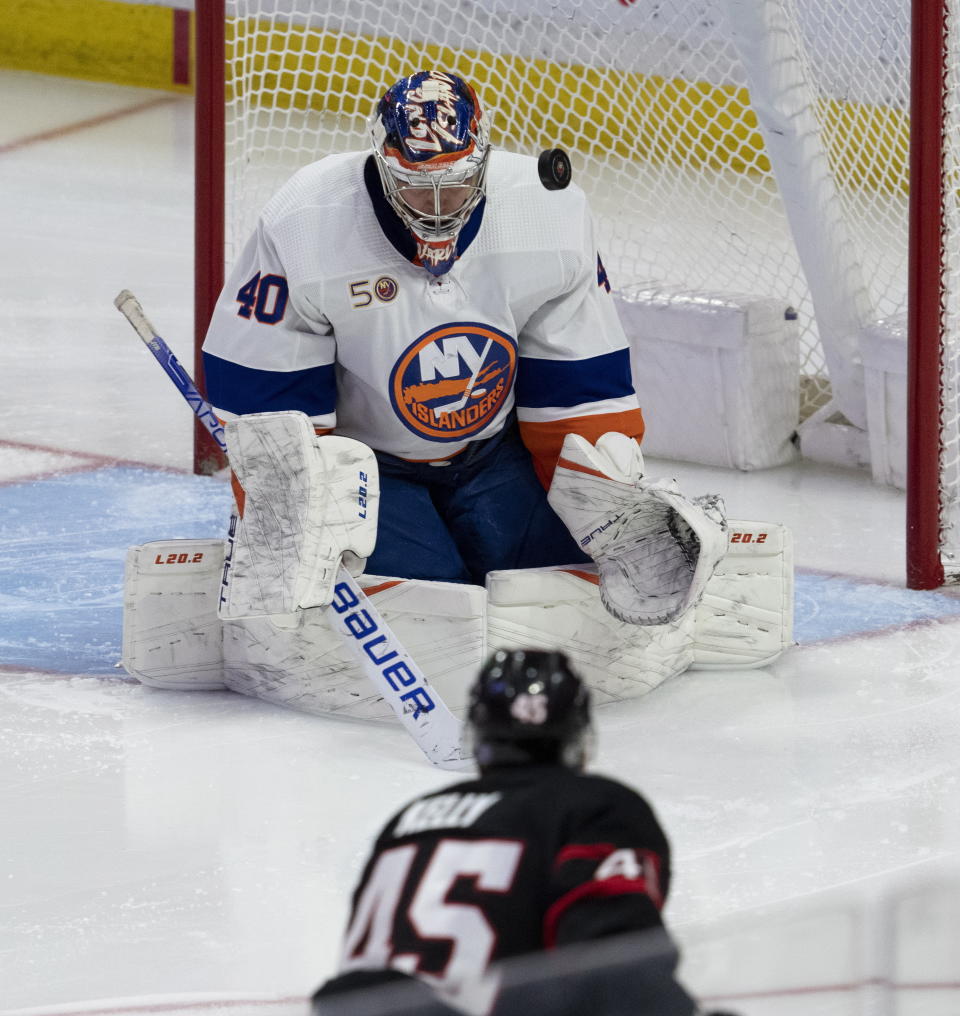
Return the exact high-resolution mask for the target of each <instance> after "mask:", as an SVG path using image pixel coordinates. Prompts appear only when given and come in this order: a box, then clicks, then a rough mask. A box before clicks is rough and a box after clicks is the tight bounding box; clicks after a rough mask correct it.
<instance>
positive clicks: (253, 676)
mask: <svg viewBox="0 0 960 1016" xmlns="http://www.w3.org/2000/svg"><path fill="white" fill-rule="evenodd" d="M358 583H359V585H360V588H361V589H363V591H364V593H365V595H366V597H367V598H368V600H369V601H370V602H371V604H372V605H373V606H374V607H376V608H377V611H378V612H379V614H380V615H381V617H382V618H383V621H384V622H385V623H386V624H387V625H388V626H389V627H390V629H391V630H392V631H393V633H394V634H395V635H396V637H397V640H398V641H399V642H400V644H401V645H402V646H403V647H404V648H405V649H406V650H407V652H408V653H409V654H410V656H411V657H412V659H414V660H416V662H417V664H418V666H419V667H420V670H421V671H422V672H423V675H424V677H425V678H426V680H427V682H428V684H429V685H430V686H431V687H432V688H433V689H435V690H436V693H437V695H438V696H439V697H440V698H441V699H442V700H443V702H444V703H445V704H446V705H447V707H448V708H449V709H450V710H451V712H453V713H454V714H455V715H459V716H462V715H464V713H465V711H466V703H467V691H468V689H469V687H470V685H471V683H472V682H473V679H474V678H475V677H476V674H477V671H478V670H479V668H480V665H481V663H482V662H483V659H484V657H485V650H486V642H485V638H486V609H485V607H486V595H485V593H484V590H483V588H482V587H480V586H470V585H466V584H460V583H450V582H427V581H423V580H415V579H397V578H385V577H380V576H375V575H363V576H361V577H360V579H359V580H358ZM328 616H329V609H321V608H310V609H307V610H301V611H299V612H298V613H297V614H296V615H294V616H292V617H291V616H279V617H259V618H246V619H243V620H236V621H224V623H223V658H224V678H223V679H224V683H225V684H226V685H227V687H229V688H231V689H232V690H233V691H237V692H241V693H242V694H244V695H253V696H256V697H257V698H261V699H265V700H266V701H268V702H273V703H276V704H277V705H283V706H288V707H290V708H292V709H299V710H301V711H303V712H307V713H317V714H323V715H327V714H338V715H341V716H350V717H354V718H358V719H367V720H380V719H382V720H389V721H390V722H391V723H393V722H395V717H394V714H393V711H392V710H391V708H390V706H389V704H388V703H386V702H385V701H384V699H383V697H382V696H381V695H380V694H378V693H377V689H376V687H375V686H374V685H373V684H372V683H371V681H370V679H369V678H368V677H367V675H366V673H365V671H364V669H363V667H362V666H361V664H360V663H359V662H358V659H357V654H358V653H363V654H366V656H367V658H368V659H369V660H371V661H372V662H373V663H374V664H375V665H377V666H378V667H381V665H382V667H381V669H382V671H383V672H384V677H385V678H386V679H388V678H389V673H388V671H389V667H390V662H391V661H390V659H388V658H387V655H386V654H388V652H389V650H388V648H387V647H386V642H385V640H384V638H383V635H382V633H381V632H380V631H379V630H378V628H377V626H376V623H375V621H373V619H372V618H371V617H370V615H369V613H368V612H366V611H365V610H364V609H363V604H362V603H361V604H359V605H358V606H357V608H356V610H355V611H354V612H353V613H352V614H351V615H349V616H348V617H347V618H346V619H345V620H346V623H347V627H348V628H349V630H350V632H351V634H352V635H353V637H354V644H351V643H350V642H348V640H345V639H344V638H343V637H342V636H341V635H339V634H338V633H337V632H336V631H335V630H334V628H333V627H332V626H331V624H330V621H329V619H328ZM393 655H394V656H395V655H396V654H395V653H394V654H393Z"/></svg>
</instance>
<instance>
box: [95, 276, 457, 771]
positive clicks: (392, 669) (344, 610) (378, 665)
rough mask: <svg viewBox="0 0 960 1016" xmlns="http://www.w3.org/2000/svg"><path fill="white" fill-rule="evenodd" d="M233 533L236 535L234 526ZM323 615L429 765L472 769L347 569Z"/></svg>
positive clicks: (143, 333) (150, 333) (207, 420)
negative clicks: (351, 650)
mask: <svg viewBox="0 0 960 1016" xmlns="http://www.w3.org/2000/svg"><path fill="white" fill-rule="evenodd" d="M113 303H114V306H115V307H116V308H117V310H119V311H120V313H121V314H123V316H124V317H125V318H126V319H127V320H128V321H129V322H130V324H131V325H132V326H133V329H134V331H135V332H136V333H137V335H139V336H140V338H141V339H142V340H143V342H144V344H145V345H146V347H147V349H149V350H150V352H151V353H152V354H153V356H154V358H155V359H156V360H157V362H158V363H159V364H160V366H161V367H163V369H164V371H165V372H166V374H167V376H168V377H169V378H170V380H171V381H173V383H174V384H175V385H176V387H177V390H178V391H179V392H180V394H181V395H182V396H183V398H184V400H185V401H186V403H187V405H189V406H190V408H191V409H192V410H193V413H194V415H195V416H196V418H197V419H198V420H199V421H200V422H201V423H202V424H203V426H204V427H205V428H206V429H207V431H208V432H209V433H210V436H211V437H212V438H213V439H214V441H216V443H217V444H218V445H219V447H220V448H221V449H222V450H223V452H224V453H226V451H227V443H226V440H225V438H224V433H223V426H222V425H221V423H220V420H219V419H218V418H217V415H216V413H214V411H213V407H212V406H211V405H210V403H209V402H207V400H206V399H205V398H204V397H203V396H202V395H201V394H200V392H199V391H198V389H197V386H196V385H195V384H194V383H193V381H192V380H191V378H190V375H189V374H187V372H186V371H185V370H184V369H183V366H182V365H181V364H180V361H179V360H178V359H177V358H176V356H174V354H173V351H172V350H171V349H170V347H169V346H168V345H167V343H166V342H165V341H164V340H163V339H162V338H161V337H160V336H159V335H158V334H157V331H156V329H155V328H154V327H153V325H152V324H150V322H149V321H148V320H147V317H146V314H145V313H144V311H143V307H142V306H141V305H140V301H139V300H138V299H137V298H136V297H135V296H134V295H133V293H131V292H130V291H129V290H127V289H124V290H123V291H122V292H120V293H119V294H118V295H117V297H116V299H115V300H114V301H113ZM230 528H231V532H232V531H233V529H234V525H233V523H232V524H231V527H230ZM321 609H323V610H325V611H326V612H327V618H328V619H329V621H330V624H331V626H332V627H333V628H334V630H335V631H336V632H337V633H338V634H339V635H340V636H341V638H343V639H344V641H345V642H347V643H348V644H349V645H350V646H351V647H352V649H353V652H354V653H355V655H356V656H357V658H358V660H359V661H360V665H361V667H362V668H363V672H364V674H366V676H367V678H368V680H370V681H371V682H372V684H373V686H374V688H375V689H376V690H377V692H378V694H380V695H382V696H383V698H384V700H385V701H386V702H387V703H388V704H389V706H390V708H391V709H392V710H393V711H394V713H395V714H396V716H397V718H398V719H399V720H400V722H401V723H402V724H403V726H404V728H405V729H406V731H407V733H408V734H410V736H411V737H412V738H413V739H414V741H416V742H417V744H418V745H419V746H420V750H421V751H422V752H423V754H424V755H425V756H426V758H427V760H428V761H429V762H430V763H432V764H433V765H435V766H437V767H438V768H440V769H464V768H467V767H468V766H469V764H470V763H471V761H472V760H471V759H470V758H469V757H468V756H466V755H465V754H464V752H463V749H462V748H461V733H462V724H461V722H460V721H459V720H458V719H457V717H455V716H454V715H453V713H451V712H450V710H449V708H448V707H447V705H446V703H444V701H443V700H442V699H441V698H440V697H439V695H438V694H437V692H436V690H435V689H434V688H433V687H432V686H431V685H430V683H429V682H428V681H427V679H426V677H425V676H424V674H423V672H422V671H421V670H420V668H419V667H418V666H417V664H416V662H415V661H414V660H413V659H412V658H411V656H410V654H409V653H407V651H406V650H405V649H404V648H403V646H402V645H401V644H400V641H399V640H398V639H397V637H396V635H394V633H393V632H392V631H391V629H390V627H389V625H387V623H386V622H385V621H384V619H383V618H382V617H381V616H380V612H379V611H378V610H377V608H376V607H375V606H374V605H373V604H372V603H371V602H370V600H369V599H368V598H367V597H366V595H365V594H364V592H363V590H362V589H361V588H360V586H359V585H358V584H357V582H356V580H355V579H354V578H353V576H352V575H351V574H350V573H349V572H348V571H347V570H346V568H344V567H343V566H342V565H341V566H340V568H339V570H338V572H337V581H336V585H335V587H334V599H333V602H332V603H331V604H330V605H329V606H328V607H324V608H321Z"/></svg>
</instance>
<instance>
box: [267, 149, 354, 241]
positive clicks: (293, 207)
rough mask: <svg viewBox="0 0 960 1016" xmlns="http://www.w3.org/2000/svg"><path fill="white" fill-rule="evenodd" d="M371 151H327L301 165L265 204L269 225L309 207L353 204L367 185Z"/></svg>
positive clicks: (332, 206)
mask: <svg viewBox="0 0 960 1016" xmlns="http://www.w3.org/2000/svg"><path fill="white" fill-rule="evenodd" d="M368 154H369V153H367V152H341V153H338V154H336V155H327V156H325V157H324V158H322V159H318V160H317V161H316V162H311V163H308V164H307V165H306V166H303V167H302V168H300V169H298V170H297V171H296V172H295V173H294V174H293V176H291V177H290V178H289V179H288V180H287V182H286V183H284V184H283V185H282V186H281V187H280V189H279V190H278V191H277V192H276V193H275V194H274V195H273V197H272V198H270V200H269V201H268V202H267V203H266V205H264V208H263V212H262V213H261V218H262V219H263V221H264V223H266V224H267V225H268V226H269V225H273V224H275V223H277V222H279V221H281V220H282V219H284V218H285V217H286V216H288V215H291V214H295V213H298V212H301V211H303V210H304V209H308V208H327V209H329V208H340V207H342V206H343V205H344V204H347V205H349V204H352V198H353V197H354V195H355V194H359V193H360V192H361V191H362V189H363V164H364V162H365V161H366V158H367V155H368Z"/></svg>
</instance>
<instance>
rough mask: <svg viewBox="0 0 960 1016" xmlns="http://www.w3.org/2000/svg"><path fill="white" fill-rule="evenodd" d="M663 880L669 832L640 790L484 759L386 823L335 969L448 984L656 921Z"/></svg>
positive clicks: (558, 769)
mask: <svg viewBox="0 0 960 1016" xmlns="http://www.w3.org/2000/svg"><path fill="white" fill-rule="evenodd" d="M669 885H670V850H669V846H668V843H667V838H666V836H665V835H664V832H663V830H662V829H661V827H660V823H659V822H658V820H657V818H656V816H655V815H654V813H653V811H652V809H651V807H650V805H649V804H648V803H647V802H646V801H645V800H644V799H643V798H642V797H641V796H640V795H639V794H637V793H636V792H635V791H633V790H631V789H630V788H628V787H626V786H625V785H623V784H621V783H618V782H616V781H614V780H611V779H607V778H605V777H602V776H597V775H589V774H583V773H578V772H576V771H574V770H571V769H568V768H565V767H563V766H559V765H553V766H515V767H500V768H495V769H490V770H487V771H486V772H485V773H484V774H483V775H482V776H481V777H480V778H479V779H476V780H471V781H467V782H463V783H459V784H456V785H454V786H451V787H449V788H445V789H443V790H440V791H437V792H435V793H432V794H428V795H425V796H423V797H420V798H418V799H416V800H414V801H412V802H411V803H410V804H408V805H407V806H406V807H405V808H403V809H402V810H401V811H400V812H398V813H397V814H396V815H395V816H394V817H393V818H392V819H391V820H390V821H389V822H388V823H387V825H386V826H385V827H384V829H383V831H382V832H381V834H380V836H379V837H378V839H377V842H376V846H375V848H374V850H373V853H372V855H371V857H370V858H369V860H368V862H367V864H366V866H365V868H364V871H363V875H362V877H361V880H360V883H359V885H358V886H357V889H356V891H355V893H354V897H353V906H352V912H351V918H350V922H349V925H348V928H347V932H346V936H345V940H344V949H343V955H342V957H341V970H342V971H350V970H359V969H368V970H369V969H371V968H373V969H376V968H392V969H394V970H399V971H403V972H405V973H409V974H415V975H417V976H420V977H426V978H427V979H428V980H430V981H434V983H440V984H443V985H447V984H449V983H451V982H453V983H456V982H457V981H459V980H462V979H470V978H475V977H477V976H480V975H482V974H483V972H484V971H485V970H486V969H487V967H488V966H489V964H491V963H493V962H496V961H498V960H503V959H507V958H509V957H514V956H519V955H522V954H525V953H531V952H535V951H537V950H542V949H549V948H552V947H554V946H561V945H565V944H568V943H574V942H586V941H590V940H594V939H599V938H604V937H607V936H610V935H617V934H624V933H631V932H637V931H642V930H644V929H659V930H662V924H661V918H660V912H661V909H662V907H663V904H664V901H665V899H666V896H667V892H668V890H669ZM434 979H435V980H434Z"/></svg>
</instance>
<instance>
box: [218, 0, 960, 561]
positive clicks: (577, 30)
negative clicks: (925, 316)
mask: <svg viewBox="0 0 960 1016" xmlns="http://www.w3.org/2000/svg"><path fill="white" fill-rule="evenodd" d="M940 2H941V0H937V3H938V4H939V3H940ZM942 3H944V4H946V5H947V7H946V8H945V10H946V15H947V23H948V25H949V26H950V27H949V31H950V33H951V36H952V34H953V32H954V28H953V22H954V21H955V19H956V11H955V10H953V9H952V8H953V6H954V5H960V0H942ZM225 32H226V38H225V43H226V68H227V73H226V125H225V127H226V242H225V259H226V262H227V264H229V263H230V261H231V259H232V257H233V256H234V254H235V253H236V252H237V250H238V248H239V246H240V245H241V244H242V243H243V241H244V239H245V237H246V236H247V234H248V233H249V231H250V230H251V228H252V227H253V225H254V223H255V221H256V216H257V213H258V211H259V209H260V208H261V207H262V205H263V204H264V202H265V201H266V200H267V199H268V198H269V196H270V195H271V194H272V193H273V191H274V190H275V189H276V188H277V187H278V186H279V185H280V184H281V183H282V182H283V181H284V180H285V179H286V178H287V177H288V176H289V175H290V173H291V172H292V171H293V170H294V169H296V168H297V167H299V166H300V165H303V164H305V163H307V162H310V161H313V160H315V159H317V158H319V157H321V156H323V155H325V154H327V153H330V152H338V151H344V150H348V149H357V148H361V147H365V146H366V145H367V144H368V136H367V128H366V120H367V117H368V116H369V114H370V112H371V110H372V107H373V104H374V103H375V101H376V99H377V98H378V97H379V96H380V95H381V94H382V92H383V91H384V89H385V88H386V86H387V85H389V84H390V83H392V82H393V81H394V80H396V79H397V78H399V77H401V76H403V75H405V74H408V73H411V72H412V71H413V70H417V69H423V68H439V69H447V70H451V71H454V72H456V73H459V74H460V75H461V76H463V77H464V78H466V79H467V80H469V81H470V82H471V83H472V84H473V85H474V86H475V87H476V88H477V90H478V92H479V94H480V96H481V99H482V100H483V102H484V104H485V106H486V107H487V108H488V109H489V110H492V111H493V112H494V134H493V138H494V142H495V143H496V144H497V145H498V146H501V147H504V148H507V149H511V150H516V151H522V152H526V153H530V154H537V153H539V152H540V151H541V150H543V149H545V148H550V147H554V146H557V145H559V146H562V147H564V148H566V149H567V150H568V152H569V153H570V155H571V158H572V161H573V164H574V174H575V179H576V180H577V182H578V183H579V184H580V185H581V186H582V187H583V188H584V189H585V190H586V191H587V192H588V193H589V195H590V197H591V200H592V204H593V207H594V211H595V213H596V216H597V219H598V224H599V233H600V237H599V242H600V246H601V250H602V252H603V256H604V262H605V264H606V266H607V269H608V273H609V276H610V279H611V281H612V283H613V285H614V287H615V288H619V289H620V290H621V292H625V293H629V292H630V291H636V290H643V291H655V292H661V293H663V294H666V295H667V297H669V295H670V294H671V293H675V292H685V293H690V292H694V293H701V292H702V293H710V294H715V293H738V294H755V295H760V296H772V297H776V298H778V299H780V300H782V301H783V303H784V305H785V306H787V305H789V306H791V307H793V308H794V309H795V310H796V313H797V318H798V325H799V330H800V340H799V342H800V346H799V363H798V365H797V369H798V372H799V402H798V405H797V423H798V425H800V424H802V423H803V422H804V421H807V420H808V419H810V418H811V417H816V415H817V414H818V413H819V415H820V416H821V417H824V416H825V414H826V415H831V414H832V417H833V418H834V419H841V420H843V421H850V422H852V423H853V424H855V425H856V426H857V427H859V428H862V429H865V428H866V410H865V398H866V397H865V395H864V379H863V370H862V366H861V364H860V356H859V336H860V334H861V333H862V332H863V330H864V329H866V328H869V327H871V326H873V325H874V324H876V323H877V322H880V323H881V325H882V327H888V328H890V329H892V330H893V331H894V332H895V331H896V330H897V329H898V328H899V329H900V332H901V336H902V335H903V334H905V314H906V310H907V302H908V301H907V293H908V284H907V280H908V271H907V264H908V203H909V202H908V192H909V186H908V181H909V134H910V38H911V19H910V10H909V0H841V2H838V0H660V2H657V3H645V2H636V0H483V2H480V0H457V2H453V3H451V2H448V0H396V2H394V3H390V4H384V3H381V2H379V0H352V2H351V3H350V4H342V5H341V4H334V3H327V2H324V3H316V2H313V0H226V7H225ZM954 63H956V61H954ZM944 74H946V68H944ZM950 74H951V75H955V74H956V70H955V68H953V67H951V68H950ZM951 84H952V83H951ZM949 91H950V92H951V93H952V92H954V91H956V89H954V88H952V87H951V88H950V89H949ZM758 114H759V115H758ZM947 115H948V117H953V111H952V109H948V110H947ZM948 128H949V133H950V136H951V138H953V137H954V136H955V135H956V125H955V123H953V120H949V121H948ZM953 147H956V145H954V146H953ZM953 214H954V212H953V211H952V210H951V211H950V213H949V216H950V217H952V216H953ZM948 221H952V218H949V219H948ZM947 249H949V250H950V251H951V255H950V257H949V259H947V263H945V264H944V265H943V266H942V267H943V270H944V272H945V273H955V271H956V268H957V264H956V262H957V255H956V254H955V251H956V244H953V245H952V246H951V247H949V248H947ZM951 299H952V298H951ZM952 306H953V305H952V304H951V305H950V306H949V307H948V306H947V305H946V304H944V307H943V314H942V315H941V318H942V322H943V323H944V325H949V324H951V323H952V321H953V320H955V319H956V317H957V315H956V313H955V310H953V309H952ZM929 369H936V368H935V367H934V368H929ZM956 369H957V363H956V362H955V357H954V356H953V355H950V354H947V362H946V363H945V370H946V375H947V383H946V384H945V385H944V388H945V390H949V394H951V395H952V391H953V388H954V387H955V386H954V385H953V382H952V380H951V378H952V377H953V375H955V373H956ZM940 416H941V423H942V426H943V432H944V433H945V434H950V435H955V433H956V431H957V429H958V426H960V421H958V418H957V414H956V409H955V407H954V406H953V405H948V404H947V402H946V401H945V402H944V404H943V406H942V407H941V413H940ZM955 446H956V442H955V441H949V442H946V443H944V450H943V452H942V459H941V462H942V470H941V472H942V474H943V476H944V477H946V478H948V479H949V482H950V484H951V485H955V484H956V483H957V482H958V480H960V475H958V473H960V470H958V466H957V452H956V447H955ZM938 486H939V484H938ZM956 500H957V497H956V495H954V494H949V493H948V494H947V495H946V498H945V501H946V503H947V504H952V503H954V502H955V501H956ZM936 528H937V529H938V531H939V530H942V531H943V533H944V535H945V537H946V544H947V545H948V546H947V549H946V550H945V551H944V554H943V556H944V559H945V560H946V561H947V562H953V561H954V559H956V561H957V562H958V567H960V553H958V552H957V551H955V550H952V549H950V546H951V545H952V544H953V543H954V542H955V540H954V535H953V531H954V528H958V529H960V527H955V525H954V523H953V522H952V520H951V519H950V518H949V512H947V513H945V514H944V515H943V516H942V517H939V518H938V521H937V523H936ZM956 542H958V543H960V531H958V535H957V540H956ZM949 570H950V569H949V566H948V571H949Z"/></svg>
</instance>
